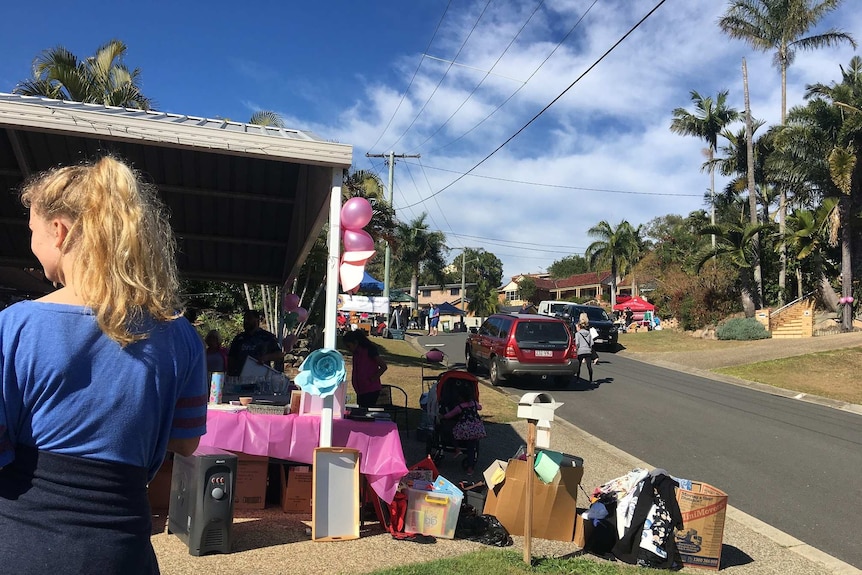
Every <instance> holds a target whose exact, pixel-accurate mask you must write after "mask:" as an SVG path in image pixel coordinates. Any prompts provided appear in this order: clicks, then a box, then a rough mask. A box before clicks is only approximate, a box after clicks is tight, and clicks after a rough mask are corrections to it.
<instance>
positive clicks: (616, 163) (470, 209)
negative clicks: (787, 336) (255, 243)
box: [289, 0, 862, 276]
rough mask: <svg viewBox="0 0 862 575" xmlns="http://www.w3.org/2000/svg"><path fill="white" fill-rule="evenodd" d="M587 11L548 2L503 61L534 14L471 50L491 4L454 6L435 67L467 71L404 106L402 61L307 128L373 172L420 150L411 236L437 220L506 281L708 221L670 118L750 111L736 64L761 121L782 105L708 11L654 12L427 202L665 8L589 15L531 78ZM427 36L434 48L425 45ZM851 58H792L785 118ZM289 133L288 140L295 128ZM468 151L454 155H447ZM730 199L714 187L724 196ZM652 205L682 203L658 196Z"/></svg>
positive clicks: (409, 202) (709, 4)
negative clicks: (649, 227) (709, 100)
mask: <svg viewBox="0 0 862 575" xmlns="http://www.w3.org/2000/svg"><path fill="white" fill-rule="evenodd" d="M590 4H592V2H588V1H584V0H569V1H557V2H546V3H545V5H544V6H543V8H542V9H541V10H540V11H539V12H538V13H537V14H536V15H535V16H534V17H533V19H532V20H531V21H530V22H529V24H527V25H526V26H525V27H524V29H523V31H522V32H521V33H520V35H519V36H518V39H517V40H516V41H515V42H513V43H512V45H511V47H509V49H508V51H507V52H506V53H505V55H504V56H503V57H502V58H500V56H501V54H502V53H503V51H504V50H505V49H506V46H507V45H508V44H509V43H510V42H511V41H512V39H513V38H514V36H515V34H517V33H518V30H519V29H520V28H521V26H522V25H523V24H524V21H525V20H526V18H527V17H528V16H529V13H530V11H532V9H533V5H532V4H530V5H528V6H523V5H522V3H520V2H511V3H494V4H493V5H492V6H491V7H490V8H489V9H488V12H486V14H485V16H484V17H483V18H482V20H481V21H480V22H479V24H478V25H476V27H475V30H473V31H472V34H470V30H471V28H472V27H473V26H474V24H475V22H476V18H477V17H478V14H479V12H480V10H481V8H482V7H483V6H484V5H485V3H484V2H476V3H474V4H471V5H470V9H469V10H468V9H466V6H464V5H459V10H454V11H452V13H451V14H447V17H446V19H445V20H444V22H443V25H442V26H441V29H440V32H439V33H438V37H437V38H436V39H435V41H434V43H433V45H432V46H431V48H430V49H429V54H430V55H431V56H434V57H437V58H443V59H452V58H454V57H455V55H456V54H458V56H457V62H458V63H459V64H463V65H464V66H451V67H450V66H449V65H448V64H446V63H443V62H439V61H435V60H429V59H425V60H424V61H423V62H422V65H421V67H420V68H419V72H418V74H417V75H416V78H415V80H414V81H413V84H412V85H411V86H410V89H409V91H408V93H407V96H406V98H404V100H403V101H402V96H403V94H404V91H405V90H406V89H407V83H408V82H409V80H410V78H411V77H412V75H413V73H414V72H415V71H416V67H417V65H418V64H419V61H420V59H421V58H422V55H421V54H420V53H413V54H409V53H402V54H394V55H393V56H392V61H391V63H390V66H391V67H392V68H393V69H395V70H396V71H397V75H395V76H391V78H397V81H395V82H394V83H385V82H383V81H382V80H381V79H380V78H381V77H380V76H378V77H377V80H375V81H374V82H368V83H365V84H363V85H362V86H361V90H362V91H361V92H358V93H357V96H356V100H355V102H354V103H353V105H351V106H350V107H349V108H347V109H345V110H344V111H343V112H342V113H341V114H340V115H339V116H338V117H337V118H332V121H331V122H326V123H322V124H320V125H313V126H309V127H310V129H312V130H314V131H316V132H318V133H320V134H326V135H327V137H335V138H337V139H338V140H339V141H343V142H349V143H351V144H353V146H354V161H355V166H356V167H358V168H363V169H367V168H368V167H369V166H370V165H371V164H369V163H368V160H367V159H366V158H365V157H364V155H365V153H366V152H367V151H371V152H374V153H382V152H388V151H389V150H390V149H395V151H396V153H399V154H400V153H415V152H416V151H417V150H416V148H417V146H420V147H419V149H418V152H419V153H421V154H422V158H421V160H420V161H417V160H406V161H399V162H397V164H396V186H395V205H396V208H398V214H399V217H400V218H401V219H406V220H409V219H413V218H415V217H416V216H417V215H418V214H420V213H421V212H422V211H425V212H427V213H428V214H429V223H431V225H432V227H438V228H439V229H441V230H442V231H443V232H445V233H447V235H448V237H449V245H450V246H451V247H453V248H460V247H462V246H483V247H486V248H487V249H489V250H490V251H493V252H494V253H496V254H497V255H498V256H499V257H500V259H501V260H503V262H504V266H505V270H504V271H505V275H506V276H510V275H514V274H516V273H520V272H524V271H537V270H539V269H544V268H546V267H547V266H548V265H550V264H551V263H552V262H553V261H555V260H558V259H561V258H563V257H565V256H566V255H569V254H571V253H577V252H581V251H583V249H584V248H585V247H586V246H587V245H589V244H590V243H591V241H592V238H590V237H588V235H587V230H588V229H589V228H590V227H591V226H593V225H595V224H596V223H598V222H599V221H600V220H607V221H608V222H610V223H611V224H612V225H616V224H617V223H619V222H620V221H621V220H623V219H627V220H628V221H630V222H631V223H632V224H635V225H638V224H645V223H647V222H649V221H650V220H652V219H653V218H655V217H657V216H661V215H665V214H680V215H687V214H688V213H690V212H691V211H694V210H697V209H706V205H705V203H704V194H707V193H708V187H709V176H708V174H707V173H705V172H702V171H701V164H702V163H703V161H704V157H703V155H702V150H703V148H704V143H703V142H702V141H698V140H696V139H695V138H690V137H681V136H678V135H675V134H672V133H671V132H670V130H669V125H670V121H671V118H672V115H671V112H672V110H673V109H674V108H676V107H680V106H682V107H685V108H688V109H691V102H690V97H689V92H690V91H691V90H697V91H698V92H700V93H701V94H702V95H711V96H714V95H715V94H716V93H717V92H718V91H720V90H729V91H730V98H729V101H730V104H731V105H732V106H734V107H736V108H737V109H740V110H741V109H742V108H743V97H742V96H743V94H742V75H741V59H742V57H745V58H746V60H747V64H748V73H749V83H750V91H751V105H752V112H753V114H754V116H755V117H757V118H760V119H764V120H766V121H767V122H769V123H777V122H778V121H779V114H780V105H781V93H780V76H779V73H778V71H777V70H776V69H775V67H774V66H773V65H772V54H771V53H767V54H764V53H759V52H754V51H752V50H751V49H750V48H749V47H748V46H747V45H746V44H745V43H744V42H742V41H738V40H732V39H730V38H728V37H727V36H725V35H724V34H722V33H721V31H720V30H719V28H718V25H717V20H718V18H719V17H720V16H721V15H722V13H723V11H724V9H725V3H723V2H715V1H714V0H697V1H686V2H678V3H668V4H667V5H665V6H662V7H661V8H659V9H658V11H657V12H656V13H655V14H654V15H653V16H652V17H651V18H650V19H649V20H647V21H646V22H645V24H644V25H643V26H641V27H640V28H639V29H638V30H636V31H635V32H633V33H632V34H631V35H630V36H629V37H628V38H627V39H626V40H625V41H624V42H623V43H622V44H621V45H620V46H619V47H618V48H616V49H615V50H614V51H613V52H612V53H611V54H610V55H609V56H607V57H606V58H605V59H604V61H602V62H601V63H600V64H598V65H597V66H596V67H595V68H594V69H593V70H592V71H590V72H589V73H588V74H587V75H586V76H585V77H584V78H583V79H582V80H580V81H579V82H578V83H577V84H575V86H574V87H573V88H572V89H571V90H570V91H569V92H568V93H566V94H565V95H564V96H562V97H561V98H560V99H559V101H557V102H556V103H555V104H554V105H553V106H552V107H551V108H550V109H549V110H548V111H546V112H545V113H544V114H543V115H542V116H541V117H540V118H539V119H538V120H537V121H536V122H534V123H533V125H531V126H529V127H527V128H526V129H525V130H524V131H523V132H522V133H521V134H520V135H519V136H518V137H517V138H516V139H515V140H513V141H512V142H511V143H510V144H508V145H507V146H506V147H504V148H503V149H502V150H500V151H499V152H498V153H497V154H496V155H494V156H493V157H492V158H490V159H488V160H487V161H486V162H484V163H483V164H482V165H481V166H479V167H478V168H477V169H476V170H475V172H474V173H475V175H468V176H466V177H463V178H461V179H460V180H459V181H458V182H456V183H454V184H452V185H451V186H450V187H448V188H447V189H446V190H445V191H443V192H441V193H439V194H437V195H436V196H434V197H433V198H430V196H431V195H432V194H433V193H434V192H437V191H439V190H441V189H443V188H444V187H447V186H449V184H450V183H451V182H453V181H454V180H455V179H456V178H457V177H458V174H457V173H452V172H446V171H439V170H435V169H432V167H433V168H443V169H446V170H453V171H455V172H464V171H466V170H468V169H470V168H472V167H473V166H474V165H476V164H477V163H478V162H480V161H481V160H482V159H483V158H485V157H486V156H487V155H488V154H490V153H491V152H492V151H493V150H494V149H495V148H496V147H497V146H499V145H500V144H502V143H503V141H505V139H506V138H508V137H510V136H511V135H512V134H514V133H515V132H516V131H517V130H518V129H520V128H521V127H522V126H524V124H526V123H527V121H528V120H530V118H532V117H533V116H534V115H535V114H536V113H538V111H539V110H541V109H542V108H543V107H544V106H545V105H547V104H548V103H549V102H551V101H552V100H553V99H554V98H556V97H557V96H558V95H559V94H560V93H561V92H563V90H565V89H566V88H567V87H568V86H569V84H571V83H572V82H573V81H574V80H575V79H576V78H577V77H578V76H579V75H580V74H582V73H583V72H584V71H585V70H586V69H587V68H588V67H589V66H590V65H591V64H593V62H595V61H596V60H597V59H598V58H599V57H600V56H601V55H602V54H603V53H604V52H605V51H607V50H608V49H609V48H610V47H611V46H612V45H613V44H614V43H615V42H616V41H617V40H618V39H619V38H620V37H621V36H622V35H623V34H624V33H625V32H626V31H628V29H629V28H630V27H631V26H633V25H634V24H635V23H636V22H637V21H638V20H639V19H640V18H641V17H642V16H643V15H645V14H646V13H647V12H648V11H649V9H651V8H652V7H653V6H654V5H655V3H654V2H653V1H652V0H650V1H647V0H634V1H629V0H619V1H615V2H607V1H604V2H599V3H597V4H595V6H594V7H592V9H591V11H590V12H589V14H588V15H587V16H586V17H585V18H584V19H583V21H582V22H581V23H580V24H579V25H578V26H577V27H576V28H575V29H574V31H573V32H572V34H571V35H570V37H569V38H568V39H567V40H566V42H565V43H563V44H562V45H561V46H559V47H558V48H557V50H556V52H555V53H554V55H553V56H552V57H551V58H550V59H549V60H548V61H547V62H546V63H545V64H544V65H542V67H541V69H538V70H537V67H538V66H539V65H540V64H542V61H543V60H544V59H545V58H546V57H547V56H548V54H549V53H550V52H551V51H552V50H553V49H554V47H555V46H556V45H557V43H558V42H559V41H560V39H561V38H562V37H563V35H564V34H565V33H566V32H568V31H569V29H570V28H571V27H572V26H573V25H574V23H575V21H576V20H577V18H579V17H580V16H581V15H582V14H583V12H584V10H586V9H587V8H588V7H589V6H590ZM836 24H837V25H840V26H841V27H843V29H845V30H848V31H850V32H851V33H853V32H854V31H855V30H860V29H862V15H859V14H856V13H855V12H854V11H853V10H852V7H851V6H850V4H847V5H845V6H842V8H841V9H840V11H839V14H836V15H833V16H831V17H830V18H829V20H827V22H826V23H825V24H824V26H823V27H821V28H823V29H825V28H826V27H828V26H830V25H836ZM429 28H430V26H429ZM818 29H820V28H818ZM417 33H419V34H426V35H427V34H430V30H421V31H417ZM468 34H470V37H469V40H468V41H467V42H466V43H464V41H465V38H467V36H468ZM860 39H862V38H860ZM462 43H463V44H464V45H463V47H462ZM459 50H460V53H458V51H459ZM853 53H854V52H853V50H852V49H851V48H849V47H841V48H826V49H822V50H818V51H816V52H799V53H797V54H796V61H795V62H794V64H793V66H792V67H791V70H790V74H789V76H788V106H792V105H795V104H800V103H803V100H802V97H803V94H804V87H805V84H807V83H812V82H827V83H828V82H831V81H833V80H836V79H838V78H839V77H840V73H839V69H838V64H845V65H846V63H847V62H848V61H849V59H850V57H851V56H852V54H853ZM498 58H500V61H499V63H497V64H496V66H495V67H494V69H493V72H494V73H495V74H498V75H497V76H495V75H488V76H487V77H486V78H485V80H484V81H483V82H482V84H481V86H480V87H478V88H476V86H477V84H478V83H479V81H480V80H482V78H483V76H485V73H484V72H482V71H477V70H474V69H471V68H467V67H466V66H470V67H473V68H478V69H479V70H483V71H488V70H489V69H490V68H491V66H494V64H495V62H496V60H497V59H498ZM447 68H449V71H448V73H447V74H446V76H445V78H443V74H444V73H445V72H446V70H447ZM531 75H532V78H531V79H530V81H529V82H528V83H527V84H526V85H524V86H523V87H522V88H521V89H520V90H519V91H518V93H517V94H516V95H515V96H514V97H512V99H511V100H510V101H508V103H506V104H505V106H503V107H502V108H501V109H500V110H498V111H496V113H494V114H493V115H492V116H491V117H490V118H489V119H488V120H487V121H485V122H484V123H483V124H482V125H480V126H478V127H476V124H477V123H478V122H479V121H480V120H482V119H483V118H485V117H486V116H487V115H488V114H489V113H491V112H492V111H493V110H495V109H496V108H497V107H498V106H500V105H501V104H502V103H503V102H504V101H505V100H506V99H507V98H509V97H510V96H511V95H512V94H513V93H514V92H515V91H516V90H518V87H519V84H518V83H517V82H513V81H512V80H510V79H506V78H502V77H501V76H506V77H508V78H517V79H523V80H526V79H527V78H529V77H530V76H531ZM441 78H443V79H442V81H441ZM438 84H439V87H438ZM474 89H475V91H474ZM471 91H474V93H473V94H472V95H470V93H471ZM432 93H433V97H432V96H431V94H432ZM468 96H469V99H467V98H468ZM429 98H430V100H429ZM465 100H466V103H465ZM399 102H400V108H399V109H398V112H397V113H395V109H396V107H398V106H399ZM459 106H460V109H458V108H459ZM423 107H424V110H422V109H423ZM456 109H458V111H457V113H456V114H455V115H454V116H453V117H452V114H453V112H455V110H456ZM420 110H422V112H421V114H420ZM393 115H394V117H393ZM417 115H418V116H417ZM450 117H451V118H450ZM390 119H391V124H390V125H389V127H388V129H386V125H387V123H388V122H389V121H390ZM447 121H448V123H447V124H446V125H445V126H444V127H442V128H441V126H442V124H443V123H444V122H447ZM289 123H291V125H293V120H291V121H290V122H289ZM411 124H412V125H411ZM408 127H409V129H408ZM384 129H386V132H385V134H384V132H383V131H384ZM471 129H472V131H471V132H470V133H469V134H467V135H466V136H464V134H465V132H467V131H468V130H471ZM435 132H436V134H435ZM381 134H382V137H381ZM432 134H433V136H432ZM458 137H461V139H460V140H459V141H457V143H454V144H451V145H448V146H446V144H450V143H451V142H452V141H453V140H454V139H455V138H458ZM378 140H379V141H378ZM396 140H397V143H396ZM372 146H374V147H375V149H373V150H372V149H371V148H372ZM393 146H394V148H393ZM444 146H445V147H444ZM419 163H421V164H422V165H424V166H426V168H425V169H424V170H423V168H422V167H420V166H419V165H418V164H419ZM374 165H375V166H376V167H377V169H379V170H380V171H381V173H382V175H384V180H385V176H386V173H385V170H386V168H385V167H384V166H383V163H382V162H380V161H379V160H378V161H375V162H374ZM478 175H483V176H493V177H494V178H498V179H487V178H482V177H476V176H478ZM519 182H534V183H537V184H538V183H541V184H547V185H530V184H525V183H519ZM552 185H558V186H566V187H552ZM721 185H723V182H721V181H719V182H718V183H717V186H718V187H720V186H721ZM573 187H574V188H592V189H594V190H615V191H621V192H630V193H613V192H611V191H589V190H584V189H572V188H573ZM657 193H658V194H672V195H652V194H657ZM542 246H547V247H546V248H545V249H542ZM456 253H457V252H456ZM452 255H453V256H454V255H455V253H453V254H452Z"/></svg>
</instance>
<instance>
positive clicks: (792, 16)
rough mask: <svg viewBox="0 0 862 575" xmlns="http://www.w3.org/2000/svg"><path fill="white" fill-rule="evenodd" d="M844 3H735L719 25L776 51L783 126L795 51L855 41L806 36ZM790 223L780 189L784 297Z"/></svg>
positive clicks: (834, 35) (841, 35) (840, 35)
mask: <svg viewBox="0 0 862 575" xmlns="http://www.w3.org/2000/svg"><path fill="white" fill-rule="evenodd" d="M839 4H841V0H819V1H818V0H732V1H731V3H730V6H729V7H728V9H727V11H726V12H725V13H724V16H722V18H721V19H720V20H719V21H718V25H719V27H720V28H721V29H722V31H723V32H724V33H725V34H727V35H728V36H730V37H731V38H737V39H741V40H744V41H746V42H747V43H748V44H749V45H750V46H751V47H752V48H754V49H755V50H758V51H760V52H769V51H771V50H775V58H774V61H775V65H776V66H777V67H778V68H779V70H781V123H782V124H784V123H785V122H786V120H787V68H788V67H789V66H790V64H792V63H793V59H794V57H795V50H796V49H801V50H816V49H818V48H823V47H827V46H837V45H839V44H840V43H842V42H849V43H850V44H851V45H852V46H853V47H854V48H855V47H856V42H855V41H854V40H853V38H852V37H851V36H850V35H849V34H847V33H845V32H841V31H839V30H835V29H832V30H828V31H826V32H824V33H822V34H815V35H812V36H806V34H807V33H808V31H809V30H810V29H811V28H813V27H814V26H815V25H817V23H818V22H819V21H820V20H821V19H822V18H823V17H824V16H825V15H826V14H828V13H829V12H831V11H833V10H835V9H836V8H837V7H838V5H839ZM786 219H787V193H786V190H785V189H784V188H783V187H781V188H780V189H779V200H778V227H779V234H780V238H781V240H780V241H781V247H780V254H781V255H780V258H781V269H780V270H779V275H778V291H779V294H781V297H783V294H784V290H785V283H786V274H787V247H786V244H785V243H784V239H783V238H784V236H785V220H786Z"/></svg>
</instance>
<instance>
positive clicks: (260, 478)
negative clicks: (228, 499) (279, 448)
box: [233, 451, 269, 509]
mask: <svg viewBox="0 0 862 575" xmlns="http://www.w3.org/2000/svg"><path fill="white" fill-rule="evenodd" d="M233 453H236V456H237V463H236V488H235V489H234V493H233V508H234V509H263V508H264V507H266V477H267V471H269V457H266V456H264V455H248V454H247V453H240V452H237V451H235V452H233Z"/></svg>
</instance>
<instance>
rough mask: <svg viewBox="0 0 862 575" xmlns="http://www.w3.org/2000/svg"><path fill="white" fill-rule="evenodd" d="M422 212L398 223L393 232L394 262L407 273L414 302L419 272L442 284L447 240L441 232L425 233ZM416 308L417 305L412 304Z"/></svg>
mask: <svg viewBox="0 0 862 575" xmlns="http://www.w3.org/2000/svg"><path fill="white" fill-rule="evenodd" d="M426 217H427V214H425V213H424V212H423V213H422V214H421V215H420V216H419V217H417V218H416V219H415V220H413V221H411V222H408V223H402V222H399V223H398V225H397V227H396V229H395V246H394V247H393V253H394V255H395V257H396V258H397V260H398V261H399V262H400V263H401V264H402V265H404V266H406V267H407V268H408V269H409V273H410V295H411V296H413V299H414V300H417V296H418V294H419V272H420V270H422V269H424V270H425V271H426V272H427V273H429V274H430V275H431V276H432V277H435V278H437V279H438V280H439V281H440V283H441V284H443V283H444V282H445V275H444V272H443V269H444V268H445V267H446V259H445V255H446V252H447V251H448V249H449V248H447V247H446V236H445V235H444V234H443V232H435V231H431V230H429V229H428V224H427V223H426V222H425V218H426ZM413 307H416V303H415V302H414V303H413Z"/></svg>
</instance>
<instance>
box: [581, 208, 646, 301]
mask: <svg viewBox="0 0 862 575" xmlns="http://www.w3.org/2000/svg"><path fill="white" fill-rule="evenodd" d="M587 234H589V235H590V237H593V238H597V239H596V241H594V242H593V243H591V244H590V245H589V246H587V250H586V252H584V257H586V258H587V260H589V262H590V266H592V267H593V269H595V267H596V266H606V265H610V267H611V307H612V308H613V306H615V305H617V282H619V280H620V277H619V276H620V273H621V272H622V271H624V270H625V269H626V268H627V267H628V265H629V264H630V263H631V261H632V254H633V253H635V252H636V251H637V248H638V245H637V239H636V238H635V234H634V229H633V228H632V225H631V224H630V223H629V222H627V221H626V220H623V221H621V222H620V223H619V224H617V227H616V228H614V227H612V226H611V225H610V224H609V223H608V222H606V221H604V220H602V221H600V222H599V223H598V224H596V225H595V226H593V227H592V228H590V229H589V230H587Z"/></svg>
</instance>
